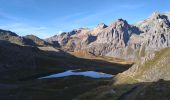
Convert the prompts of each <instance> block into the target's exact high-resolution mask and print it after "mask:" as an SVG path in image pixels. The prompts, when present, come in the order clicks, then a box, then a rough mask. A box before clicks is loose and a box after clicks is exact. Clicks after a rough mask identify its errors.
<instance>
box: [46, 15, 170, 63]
mask: <svg viewBox="0 0 170 100" xmlns="http://www.w3.org/2000/svg"><path fill="white" fill-rule="evenodd" d="M47 41H48V42H50V43H53V45H55V44H56V43H58V45H59V46H60V47H61V48H63V49H65V50H66V51H78V50H86V51H88V52H90V53H93V54H95V55H105V56H112V57H118V58H124V59H132V60H136V59H137V60H139V58H141V57H144V56H145V55H148V54H150V53H152V52H153V51H157V50H160V49H161V48H166V47H169V44H170V21H169V13H166V14H160V13H158V12H155V13H153V14H152V15H151V16H150V17H149V18H147V19H146V20H144V21H141V22H139V23H138V24H137V25H136V26H134V25H129V24H128V23H127V21H125V20H123V19H118V20H116V21H115V22H113V23H111V24H110V25H109V26H107V25H105V24H103V23H102V24H99V25H98V26H97V27H96V28H94V29H85V28H80V29H77V30H73V31H71V32H64V33H62V34H60V35H56V36H53V37H51V38H48V39H47ZM148 56H149V55H148Z"/></svg>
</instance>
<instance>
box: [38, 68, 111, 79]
mask: <svg viewBox="0 0 170 100" xmlns="http://www.w3.org/2000/svg"><path fill="white" fill-rule="evenodd" d="M73 75H74V76H86V77H91V78H112V77H113V75H111V74H106V73H102V72H96V71H77V70H67V71H65V72H62V73H57V74H52V75H49V76H45V77H41V78H39V79H45V78H59V77H65V76H73Z"/></svg>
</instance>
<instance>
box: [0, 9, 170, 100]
mask: <svg viewBox="0 0 170 100" xmlns="http://www.w3.org/2000/svg"><path fill="white" fill-rule="evenodd" d="M123 59H124V60H123ZM169 61H170V13H169V12H168V13H164V14H160V13H158V12H155V13H153V14H152V15H151V16H150V17H148V18H147V19H145V20H143V21H140V22H138V23H136V24H135V25H130V24H128V22H127V21H126V20H124V19H118V20H116V21H115V22H113V23H111V24H110V25H105V24H104V23H101V24H99V25H98V26H97V27H96V28H94V29H88V28H80V29H74V30H73V31H71V32H63V33H61V34H59V35H55V36H53V37H50V38H48V39H45V40H43V39H40V38H38V37H36V36H33V35H28V36H23V37H21V36H18V35H17V34H16V33H14V32H11V31H6V30H0V72H1V73H0V91H1V92H0V99H2V100H56V99H57V100H153V99H154V100H169V98H170V91H169V90H170V63H169ZM70 69H73V70H74V69H81V70H93V71H99V72H105V73H110V74H113V75H114V77H113V78H111V79H93V78H89V77H83V76H69V77H63V78H55V79H42V80H39V79H37V78H39V77H41V76H46V75H49V74H52V73H58V72H63V71H65V70H70Z"/></svg>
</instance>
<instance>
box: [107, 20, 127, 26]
mask: <svg viewBox="0 0 170 100" xmlns="http://www.w3.org/2000/svg"><path fill="white" fill-rule="evenodd" d="M127 25H128V23H127V21H126V20H124V19H122V18H120V19H117V20H116V21H115V22H113V23H111V24H110V27H112V28H118V27H123V26H127Z"/></svg>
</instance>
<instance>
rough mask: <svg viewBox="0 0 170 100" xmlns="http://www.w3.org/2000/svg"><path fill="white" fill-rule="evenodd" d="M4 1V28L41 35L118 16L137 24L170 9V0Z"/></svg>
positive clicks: (0, 17) (0, 11)
mask: <svg viewBox="0 0 170 100" xmlns="http://www.w3.org/2000/svg"><path fill="white" fill-rule="evenodd" d="M0 4H1V6H0V28H1V29H6V30H11V31H14V32H16V33H17V34H19V35H21V36H23V35H27V34H34V35H36V36H39V37H40V38H47V37H50V36H53V35H55V34H57V33H60V32H63V31H71V30H73V29H75V28H80V27H89V28H93V27H95V26H96V25H97V24H99V23H102V22H103V23H105V24H110V23H112V22H113V21H114V20H116V19H118V18H123V19H125V20H127V21H128V22H129V23H130V24H134V23H136V22H137V21H140V20H143V19H145V18H147V17H148V16H150V15H151V14H152V13H153V12H154V11H159V12H161V13H163V12H167V11H170V6H169V5H170V0H0Z"/></svg>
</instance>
